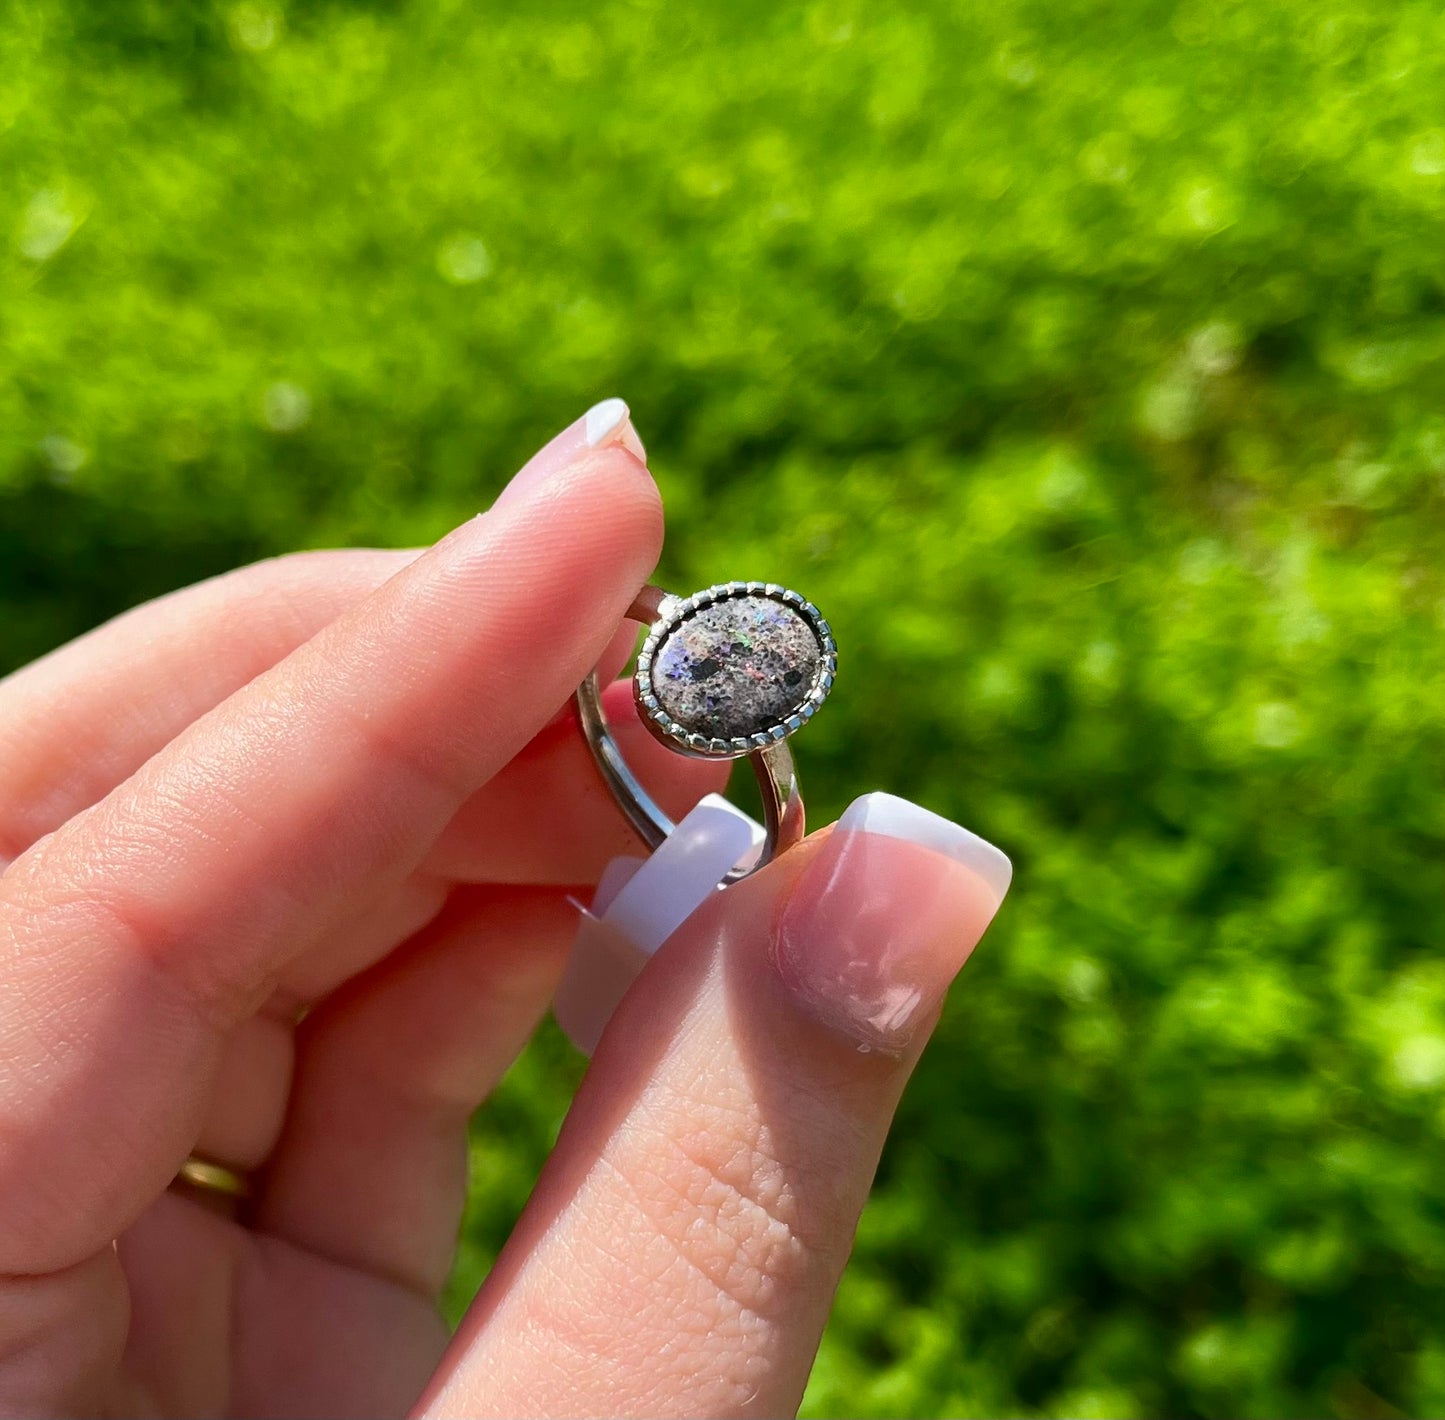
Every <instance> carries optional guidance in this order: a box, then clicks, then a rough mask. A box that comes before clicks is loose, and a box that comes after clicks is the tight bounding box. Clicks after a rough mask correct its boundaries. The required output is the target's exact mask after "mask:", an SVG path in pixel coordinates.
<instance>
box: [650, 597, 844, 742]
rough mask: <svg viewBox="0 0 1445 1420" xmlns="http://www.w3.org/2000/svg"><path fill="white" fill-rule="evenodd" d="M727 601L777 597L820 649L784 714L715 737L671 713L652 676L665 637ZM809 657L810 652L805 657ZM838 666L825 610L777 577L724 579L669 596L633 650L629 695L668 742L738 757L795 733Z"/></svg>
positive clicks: (830, 685) (814, 708)
mask: <svg viewBox="0 0 1445 1420" xmlns="http://www.w3.org/2000/svg"><path fill="white" fill-rule="evenodd" d="M729 601H740V602H745V603H746V602H754V603H755V602H759V601H767V602H777V603H779V604H780V605H781V606H783V607H786V608H787V609H788V610H789V611H791V612H792V613H793V614H794V616H796V617H797V618H798V620H799V621H801V622H802V623H803V624H804V625H805V626H806V627H807V629H808V630H809V631H811V632H812V634H813V636H814V637H816V638H817V642H818V650H819V654H818V656H817V658H816V661H815V662H814V664H813V667H812V674H811V676H810V679H809V683H808V684H807V685H806V686H803V685H800V686H799V689H798V696H797V700H796V703H795V704H793V705H792V706H791V707H790V708H789V710H788V712H787V713H786V714H784V715H782V716H778V717H773V716H769V717H768V718H767V719H766V720H764V721H763V722H761V723H759V724H758V725H757V727H756V728H755V729H752V730H750V731H749V733H747V734H745V735H733V736H727V737H719V736H716V735H707V734H703V733H701V732H700V731H699V730H697V729H696V728H689V726H687V725H686V724H683V723H681V722H680V721H679V720H678V719H676V718H674V716H673V715H672V714H671V713H669V711H668V710H667V709H666V708H665V707H664V705H663V703H662V698H661V697H660V696H659V695H658V688H657V686H656V684H655V683H654V680H653V675H654V671H655V669H656V667H657V661H658V657H659V655H660V654H661V653H662V652H663V650H664V649H665V648H666V646H667V643H668V641H669V639H670V638H671V637H673V636H675V635H676V634H677V633H678V632H679V631H681V630H682V629H683V628H684V627H685V626H686V625H687V623H688V622H689V621H691V620H692V619H693V618H694V617H696V616H697V615H698V613H699V612H701V611H704V610H705V609H707V608H708V607H714V606H717V605H718V604H719V603H726V602H729ZM812 659H813V658H812V657H811V656H810V657H809V660H810V661H811V660H812ZM837 669H838V648H837V645H836V643H835V642H834V640H833V633H832V629H831V628H830V627H829V625H828V623H827V621H826V620H824V618H823V614H822V613H821V612H820V611H819V610H818V608H817V607H815V606H814V605H813V603H812V602H810V601H809V600H808V599H807V598H806V597H804V596H801V595H800V594H799V593H797V592H794V591H791V590H790V589H789V588H787V587H783V586H779V585H778V584H777V583H776V582H722V583H719V584H718V585H717V586H714V587H707V588H705V589H704V590H703V591H700V592H694V593H693V594H692V595H691V596H689V597H669V598H667V599H666V600H665V601H664V603H663V604H662V606H661V607H660V608H659V616H658V619H657V621H656V622H654V624H653V626H652V628H651V630H650V631H649V632H648V635H647V639H646V641H645V642H644V643H643V646H642V649H641V650H640V651H639V652H638V654H637V668H636V671H635V673H634V675H633V678H632V684H633V697H634V699H635V700H636V703H637V709H638V713H639V714H640V715H641V717H642V720H643V723H644V724H645V725H646V726H647V727H648V729H649V730H650V731H651V732H652V733H653V735H655V736H656V737H657V738H658V739H659V740H661V741H662V742H663V743H664V744H666V745H667V746H668V747H669V748H671V749H674V750H677V751H679V752H680V753H683V754H688V755H692V756H695V757H697V758H702V759H740V758H742V757H743V756H744V755H748V754H752V753H753V752H754V751H756V750H760V749H766V748H767V747H768V746H769V745H773V744H777V743H778V742H779V741H780V740H784V739H787V738H788V736H789V735H792V734H795V733H796V732H797V731H798V730H800V729H802V728H803V726H804V725H806V724H807V723H808V721H809V720H811V719H812V718H813V716H814V715H815V714H816V713H817V711H818V707H819V706H820V705H822V703H823V702H824V700H826V699H827V698H828V692H829V691H830V690H831V689H832V688H833V680H834V677H835V675H836V674H837Z"/></svg>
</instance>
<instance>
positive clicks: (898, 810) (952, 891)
mask: <svg viewBox="0 0 1445 1420" xmlns="http://www.w3.org/2000/svg"><path fill="white" fill-rule="evenodd" d="M1012 876H1013V865H1012V864H1011V863H1010V862H1009V860H1008V858H1007V857H1006V856H1005V855H1004V854H1003V853H1001V852H1000V851H999V850H998V849H997V848H995V847H994V846H993V844H991V843H988V842H986V841H985V840H984V839H982V838H980V837H979V836H978V835H977V834H974V833H970V832H969V831H968V829H966V828H963V827H961V826H960V825H958V824H956V823H952V822H950V820H948V819H946V818H942V817H941V816H940V815H938V814H935V813H931V812H930V811H929V810H928V809H925V808H921V807H920V806H919V805H917V804H913V803H910V802H909V801H908V800H907V799H900V798H898V797H896V796H895V795H893V794H865V795H864V796H863V797H862V798H861V799H857V800H855V801H854V802H853V803H852V804H851V805H850V806H849V808H848V810H847V812H845V813H844V815H843V817H842V818H841V819H839V820H838V824H837V827H836V828H835V829H834V830H833V832H832V833H831V834H830V835H829V836H828V839H827V841H826V842H825V843H824V844H823V846H822V847H821V848H820V849H819V850H818V853H817V855H816V856H815V857H814V859H813V860H812V862H810V863H809V864H808V866H807V868H806V869H805V870H804V872H803V874H802V876H801V877H800V878H799V880H798V882H797V883H796V884H795V885H794V887H793V890H792V892H791V894H790V895H789V897H788V900H787V903H786V904H785V906H784V908H783V911H782V913H781V915H780V916H779V918H778V920H777V926H776V928H775V931H774V936H773V943H772V946H773V961H774V965H775V966H776V969H777V972H778V975H779V976H780V977H781V979H782V981H783V983H784V984H785V985H786V986H787V988H788V990H789V991H790V992H791V993H792V995H793V996H794V998H795V999H796V1001H797V1002H798V1004H799V1005H800V1006H801V1007H802V1009H803V1010H805V1011H806V1012H807V1013H808V1014H810V1015H812V1016H815V1017H817V1018H818V1019H820V1020H822V1021H824V1022H825V1023H827V1024H828V1025H830V1026H833V1027H834V1028H836V1029H837V1030H840V1031H843V1032H844V1033H846V1034H847V1035H849V1036H850V1037H851V1038H852V1039H853V1041H854V1042H855V1043H856V1044H857V1045H858V1046H859V1047H860V1048H861V1049H868V1050H881V1051H885V1052H887V1053H889V1054H894V1055H897V1054H902V1053H903V1052H904V1051H905V1050H906V1049H907V1048H908V1046H909V1045H910V1043H911V1042H912V1041H913V1039H914V1037H915V1036H916V1035H917V1034H918V1032H919V1031H920V1030H921V1029H923V1028H925V1027H927V1026H929V1025H930V1024H931V1023H932V1021H933V1018H934V1016H935V1015H936V1014H937V1011H938V1009H939V1007H940V1006H941V1005H942V1004H943V998H944V995H945V994H946V993H947V991H948V987H949V984H950V983H951V982H952V981H953V978H954V977H955V976H956V975H957V974H958V972H959V969H960V968H961V967H962V966H963V964H964V962H965V961H967V960H968V957H969V954H970V953H971V952H972V951H973V949H974V947H975V946H977V945H978V940H979V938H980V937H982V936H983V933H984V929H985V928H986V927H987V926H988V924H989V923H990V922H991V921H992V920H993V916H994V914H995V913H996V912H997V911H998V906H999V903H1001V902H1002V901H1003V897H1004V894H1005V893H1006V892H1007V891H1008V886H1009V881H1010V879H1011V878H1012Z"/></svg>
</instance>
